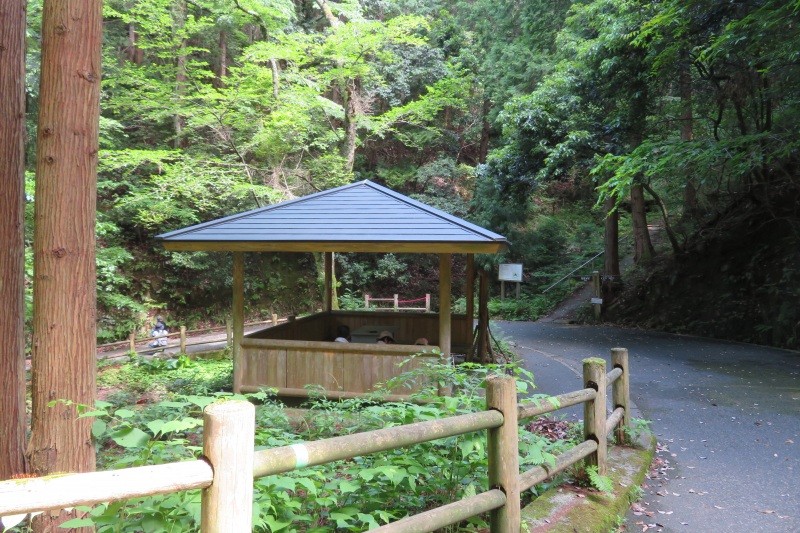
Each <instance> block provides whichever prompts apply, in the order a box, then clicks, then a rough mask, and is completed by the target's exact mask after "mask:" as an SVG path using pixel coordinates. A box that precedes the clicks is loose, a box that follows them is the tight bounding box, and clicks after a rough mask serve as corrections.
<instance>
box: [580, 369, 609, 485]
mask: <svg viewBox="0 0 800 533" xmlns="http://www.w3.org/2000/svg"><path fill="white" fill-rule="evenodd" d="M583 383H584V387H586V388H587V389H594V390H596V391H597V396H596V397H595V399H594V400H592V401H589V402H586V403H584V404H583V438H584V440H594V441H597V451H596V452H595V453H593V454H591V455H589V456H588V457H587V458H586V465H587V466H591V465H596V466H597V472H598V473H599V474H600V475H601V476H604V475H605V474H606V456H607V453H608V442H607V438H606V362H605V360H604V359H600V358H597V357H590V358H589V359H584V360H583Z"/></svg>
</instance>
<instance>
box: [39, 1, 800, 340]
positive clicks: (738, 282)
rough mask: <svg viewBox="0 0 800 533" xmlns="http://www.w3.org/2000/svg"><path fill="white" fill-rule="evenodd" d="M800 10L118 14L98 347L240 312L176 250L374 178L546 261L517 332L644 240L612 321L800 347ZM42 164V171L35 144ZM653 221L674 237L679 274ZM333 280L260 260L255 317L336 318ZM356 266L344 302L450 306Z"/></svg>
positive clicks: (508, 8)
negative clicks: (148, 329)
mask: <svg viewBox="0 0 800 533" xmlns="http://www.w3.org/2000/svg"><path fill="white" fill-rule="evenodd" d="M41 4H42V1H41V0H32V1H31V2H29V7H28V26H29V30H28V36H29V37H28V80H27V97H28V122H29V130H30V135H29V139H31V140H33V139H35V138H36V135H35V121H36V115H37V111H38V98H39V95H38V78H39V65H38V61H39V47H40V18H41V8H42V5H41ZM799 6H800V4H798V3H797V2H795V1H792V2H785V1H777V0H760V1H749V2H729V1H724V2H723V1H719V0H717V1H714V0H690V1H685V0H661V1H657V2H642V1H636V0H613V1H612V0H593V1H586V2H581V3H578V2H570V1H566V0H546V1H545V0H530V1H512V2H494V1H489V0H472V1H454V2H444V1H441V0H342V1H333V0H315V1H311V0H193V1H191V2H188V1H186V0H108V1H107V2H105V6H104V45H103V46H104V47H103V57H104V64H103V91H102V95H101V115H102V116H101V122H100V135H101V139H100V147H101V153H100V157H99V164H100V166H99V179H98V184H97V185H98V221H97V236H98V251H97V257H98V305H99V308H100V310H99V313H98V316H99V328H98V336H99V339H100V340H101V341H109V340H115V339H120V338H124V337H125V336H126V335H127V334H128V333H129V332H130V331H131V330H133V329H137V328H142V327H145V324H147V323H148V322H149V321H150V320H151V318H152V316H153V314H154V313H155V312H161V313H164V314H166V315H167V317H168V320H172V321H178V320H179V321H180V322H181V323H186V324H190V325H191V324H192V323H196V322H203V321H220V320H222V319H223V318H224V315H225V314H226V313H227V312H228V309H229V298H230V296H229V294H230V289H229V286H230V272H231V265H230V258H229V257H227V256H226V255H225V254H205V253H167V252H165V251H164V250H163V249H162V248H161V247H160V246H159V245H158V244H157V243H156V242H155V240H154V236H155V235H157V234H159V233H162V232H165V231H169V230H173V229H177V228H180V227H183V226H187V225H190V224H194V223H198V222H203V221H206V220H210V219H213V218H216V217H221V216H224V215H228V214H231V213H235V212H240V211H244V210H247V209H252V208H256V207H259V206H264V205H269V204H271V203H275V202H278V201H282V200H286V199H291V198H294V197H298V196H301V195H304V194H308V193H312V192H316V191H319V190H324V189H327V188H331V187H334V186H338V185H342V184H346V183H350V182H353V181H356V180H360V179H365V178H368V179H372V180H375V181H377V182H380V183H382V184H385V185H387V186H389V187H392V188H394V189H396V190H398V191H399V192H402V193H404V194H408V195H411V196H412V197H414V198H416V199H419V200H421V201H423V202H427V203H430V204H431V205H434V206H435V207H438V208H441V209H444V210H446V211H448V212H450V213H453V214H454V215H457V216H460V217H465V218H467V219H469V220H472V221H474V222H476V223H478V224H481V225H484V226H486V227H488V228H491V229H492V230H494V231H497V232H499V233H502V234H504V235H506V236H507V237H508V238H509V240H510V242H511V243H512V246H511V248H510V249H509V250H508V252H506V253H505V254H504V255H502V256H501V257H497V258H480V259H479V264H481V265H482V266H484V267H487V268H488V267H491V266H492V265H493V263H496V262H498V261H513V262H522V263H524V265H525V273H526V284H525V287H524V290H523V301H522V302H519V303H514V304H505V307H501V306H499V305H498V306H496V307H495V310H496V311H498V312H500V313H502V314H503V315H504V316H509V317H514V318H531V317H535V316H537V315H539V314H541V313H542V312H543V311H544V310H546V308H547V307H548V306H549V305H551V304H552V303H553V302H552V299H553V298H554V297H549V299H548V298H544V299H543V298H542V297H541V290H542V288H544V287H546V286H547V285H548V284H550V283H551V282H552V281H554V280H555V279H557V278H558V277H559V276H560V275H562V274H564V273H566V272H567V271H569V270H570V269H571V268H572V267H574V266H577V265H578V264H580V263H581V262H582V260H584V259H585V258H587V257H589V256H591V255H593V254H595V253H597V252H599V251H601V250H603V249H604V248H605V250H606V255H605V261H606V263H605V267H604V271H605V273H606V274H609V275H611V276H613V275H615V274H617V272H616V271H615V269H618V266H617V257H616V254H615V253H614V243H615V242H617V241H618V238H619V234H620V232H621V234H622V235H626V234H629V235H630V238H631V239H632V242H633V244H634V247H633V250H634V256H635V260H636V263H637V270H636V274H635V275H634V276H633V277H631V278H628V279H625V280H623V283H619V281H618V280H617V279H615V278H613V277H611V278H609V280H608V282H607V283H606V286H605V287H604V291H605V295H606V297H607V299H606V301H607V303H608V302H612V301H614V299H615V298H617V297H618V299H617V301H616V303H612V304H611V305H610V306H608V309H607V310H606V313H607V316H608V317H609V318H612V319H614V320H621V321H625V322H628V323H636V324H641V325H647V326H652V327H660V328H664V329H669V330H674V331H685V332H692V333H699V334H704V335H715V336H721V337H728V338H736V339H741V340H748V341H756V342H765V343H772V344H776V345H780V346H788V347H797V346H798V331H797V329H798V323H799V322H798V321H799V320H800V317H798V312H797V310H796V308H797V306H796V302H797V301H798V297H799V296H800V294H798V293H799V292H800V289H799V288H798V287H800V284H799V283H798V281H799V280H798V277H800V259H799V258H798V231H799V230H800V220H799V219H798V207H797V206H798V190H799V189H800V187H799V186H798V171H797V169H798V166H797V162H798V124H799V123H800V121H798V117H800V112H799V111H800V110H798V97H799V96H800V76H799V75H798V74H800V72H798V70H800V69H798V66H799V65H800V63H799V61H800V57H798V54H799V52H798V50H800V27H799V26H798V22H800V19H799V18H798V9H799V8H800V7H799ZM27 155H28V161H29V168H30V169H33V168H34V162H35V158H36V147H35V143H33V142H29V143H28V154H27ZM34 182H35V177H34V175H33V172H32V171H31V172H29V174H28V188H27V189H28V194H27V202H28V204H29V209H28V211H29V213H28V217H27V220H26V223H27V230H26V231H27V232H28V239H27V240H28V243H30V237H31V236H32V231H33V230H32V225H33V209H32V207H33V201H34ZM620 215H622V216H621V217H620ZM648 222H656V223H658V224H661V225H662V226H663V227H664V228H665V231H666V236H667V240H666V242H668V243H669V245H668V247H666V248H664V249H661V250H658V254H656V250H655V249H654V248H653V247H652V245H651V243H650V242H649V238H648V233H647V229H646V228H647V224H648ZM28 256H29V257H28V267H29V268H28V271H29V274H30V272H31V268H30V265H31V263H32V256H31V254H30V253H29V254H28ZM459 261H461V260H460V259H459ZM321 264H322V261H321V257H315V256H312V255H303V254H248V257H247V265H246V268H247V276H246V283H247V286H246V293H247V298H248V301H247V313H248V315H250V316H257V315H269V314H270V313H272V312H278V313H281V314H283V313H302V312H306V311H310V310H313V309H316V308H317V307H318V306H319V302H320V300H321V295H320V291H319V281H318V280H319V275H320V271H321ZM336 268H337V277H338V280H339V281H340V283H341V286H340V287H339V294H340V295H341V296H342V297H343V303H345V304H347V302H350V303H351V304H353V303H354V302H357V301H360V300H361V298H363V294H364V293H365V292H368V293H371V294H373V295H376V296H386V295H391V294H393V293H400V294H402V295H403V296H405V297H409V298H414V297H419V296H421V295H423V294H424V293H426V292H430V293H433V294H435V293H436V292H437V291H436V275H435V270H436V269H435V258H433V257H424V256H402V255H392V254H387V255H364V254H342V255H338V256H337V264H336ZM461 269H463V264H459V263H456V265H455V273H456V275H458V273H459V272H460V270H461ZM187 280H192V281H191V283H189V282H188V281H187ZM565 290H567V289H565ZM456 296H457V297H458V296H460V295H459V294H456ZM29 314H30V313H29Z"/></svg>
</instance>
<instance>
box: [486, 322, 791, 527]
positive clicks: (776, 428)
mask: <svg viewBox="0 0 800 533" xmlns="http://www.w3.org/2000/svg"><path fill="white" fill-rule="evenodd" d="M496 326H497V327H495V328H494V329H495V332H496V334H497V330H500V331H501V333H500V335H501V336H503V337H504V338H506V339H507V340H509V341H511V342H513V343H514V344H516V349H517V351H518V352H519V353H520V355H521V356H522V357H523V359H524V361H525V365H526V367H527V368H528V369H529V370H532V371H533V372H534V375H535V377H536V382H537V386H538V392H543V393H548V394H560V393H563V392H568V391H570V390H576V389H579V388H581V378H580V372H581V360H582V359H583V358H586V357H605V359H606V361H609V349H610V348H612V347H615V346H621V347H625V348H628V350H629V352H630V365H631V397H632V399H633V401H634V402H635V403H636V404H637V406H638V409H639V410H640V411H641V413H642V416H643V417H644V418H647V419H650V420H651V421H652V429H653V431H654V432H655V434H656V435H657V438H658V442H659V447H660V451H659V454H658V456H659V457H660V458H661V460H662V461H663V462H662V466H663V467H664V468H663V469H662V470H663V471H662V474H663V475H662V477H661V479H656V480H651V481H649V482H648V487H647V488H646V489H645V493H644V496H643V498H642V503H641V507H642V510H643V511H645V512H647V513H650V514H651V515H652V516H648V515H647V514H640V515H633V514H632V513H629V515H628V531H642V530H643V529H644V528H645V526H648V527H647V531H651V532H655V531H665V532H670V531H681V532H684V531H685V532H717V531H720V532H728V531H730V532H756V531H769V532H800V353H796V352H789V351H784V350H776V349H771V348H765V347H760V346H754V345H747V344H737V343H728V342H722V341H716V340H712V339H703V338H696V337H686V336H679V335H669V334H664V333H656V332H646V331H640V330H632V329H620V328H612V327H602V326H575V325H568V324H558V323H553V322H536V323H531V322H498V323H496ZM575 413H576V411H575V410H574V409H573V410H572V411H571V412H569V413H568V415H567V416H576V415H575ZM578 416H580V415H578ZM637 523H638V525H637ZM656 524H657V525H656Z"/></svg>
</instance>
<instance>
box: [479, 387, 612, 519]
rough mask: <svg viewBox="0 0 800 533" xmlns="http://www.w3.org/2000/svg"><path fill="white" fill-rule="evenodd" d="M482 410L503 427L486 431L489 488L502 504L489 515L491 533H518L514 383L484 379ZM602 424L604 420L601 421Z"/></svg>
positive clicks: (517, 449)
mask: <svg viewBox="0 0 800 533" xmlns="http://www.w3.org/2000/svg"><path fill="white" fill-rule="evenodd" d="M486 408H487V409H494V410H497V411H500V412H501V413H503V425H502V426H500V427H497V428H493V429H489V435H488V439H487V442H486V451H487V455H488V459H489V489H500V490H501V491H503V493H504V494H505V495H506V503H505V505H503V506H502V507H499V508H497V509H494V510H493V511H492V513H491V531H492V533H519V527H520V490H519V480H520V477H519V435H518V433H517V383H516V380H515V379H514V378H513V377H511V376H491V377H489V378H488V379H487V380H486ZM604 422H605V420H604Z"/></svg>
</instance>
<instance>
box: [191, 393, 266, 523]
mask: <svg viewBox="0 0 800 533" xmlns="http://www.w3.org/2000/svg"><path fill="white" fill-rule="evenodd" d="M255 417H256V409H255V407H254V406H253V404H251V403H250V402H247V401H229V402H220V403H213V404H211V405H209V406H208V407H206V408H205V411H204V412H203V454H204V455H205V458H206V459H207V460H208V462H209V463H211V467H212V468H213V469H214V480H213V481H212V482H211V486H210V487H207V488H205V489H203V496H202V500H201V507H202V511H201V521H200V524H201V526H200V527H201V531H202V533H227V532H234V531H237V532H238V531H241V532H246V531H252V529H253V525H252V521H253V457H254V456H255V453H254V448H253V441H254V439H255V428H256V422H255V420H256V419H255Z"/></svg>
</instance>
